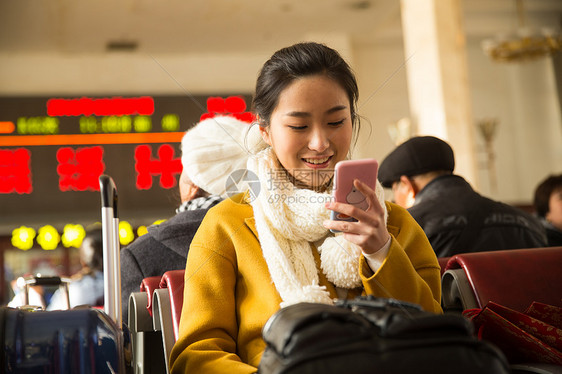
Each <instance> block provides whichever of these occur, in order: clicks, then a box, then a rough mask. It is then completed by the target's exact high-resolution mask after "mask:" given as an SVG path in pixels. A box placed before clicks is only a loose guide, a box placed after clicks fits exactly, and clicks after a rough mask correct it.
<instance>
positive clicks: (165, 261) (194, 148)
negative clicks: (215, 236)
mask: <svg viewBox="0 0 562 374" xmlns="http://www.w3.org/2000/svg"><path fill="white" fill-rule="evenodd" d="M247 131H248V123H246V122H242V121H239V120H237V119H235V118H233V117H214V118H210V119H207V120H204V121H202V122H199V123H198V124H197V125H195V126H194V127H193V128H192V129H190V130H188V131H187V132H186V134H185V135H184V137H183V139H182V160H181V161H182V166H183V170H182V174H181V176H180V181H179V189H180V195H181V200H182V205H181V206H180V207H179V208H178V209H177V210H176V213H177V214H176V215H175V216H174V217H172V218H170V219H169V220H167V221H165V222H164V223H161V224H159V225H153V226H150V227H148V233H147V234H145V235H143V236H141V237H139V238H137V239H136V240H135V241H134V242H132V243H131V244H130V245H129V246H127V247H125V248H123V249H122V250H121V254H120V261H121V300H122V311H123V320H124V321H127V319H128V304H129V296H130V294H131V293H132V292H139V288H140V284H141V282H142V280H143V279H144V278H147V277H152V276H161V275H163V274H164V273H165V272H166V271H169V270H181V269H185V263H186V260H187V253H188V250H189V245H190V244H191V240H192V239H193V236H194V235H195V232H196V231H197V229H198V228H199V225H200V224H201V221H202V220H203V218H204V217H205V213H207V211H208V210H209V208H211V207H212V206H214V205H216V204H218V203H219V202H220V201H221V200H222V197H221V196H225V195H227V191H226V187H227V185H226V182H227V177H228V176H229V175H230V174H231V173H232V172H233V171H236V170H239V169H243V168H245V167H246V162H247V159H248V154H249V153H248V150H247V149H246V147H245V144H246V143H245V142H246V141H247V140H248V139H247V136H246V134H247ZM258 136H259V135H258ZM250 140H251V139H250Z"/></svg>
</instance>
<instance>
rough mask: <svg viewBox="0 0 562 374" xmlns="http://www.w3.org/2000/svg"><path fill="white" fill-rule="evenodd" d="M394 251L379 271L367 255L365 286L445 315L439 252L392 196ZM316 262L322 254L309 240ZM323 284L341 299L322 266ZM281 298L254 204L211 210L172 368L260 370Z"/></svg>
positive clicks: (193, 263)
mask: <svg viewBox="0 0 562 374" xmlns="http://www.w3.org/2000/svg"><path fill="white" fill-rule="evenodd" d="M386 207H387V210H388V220H387V228H388V231H389V233H390V235H391V240H392V241H391V244H390V248H389V251H388V255H387V257H386V259H385V260H384V262H383V263H382V265H381V267H380V268H379V269H378V271H377V272H376V273H375V274H373V272H372V270H371V269H370V268H369V266H368V265H367V262H366V260H365V259H364V258H363V256H361V263H360V269H359V271H360V273H361V280H362V282H363V290H361V289H357V290H354V291H355V292H349V293H348V298H353V297H355V296H358V295H359V294H361V293H362V294H364V295H365V294H368V295H375V296H381V297H392V298H396V299H400V300H404V301H408V302H412V303H416V304H420V305H421V306H422V307H423V308H424V309H425V310H428V311H432V312H436V313H441V312H442V310H441V305H440V300H441V283H440V282H441V280H440V270H439V264H438V262H437V258H436V256H435V252H434V251H433V249H432V248H431V245H430V244H429V241H428V240H427V238H426V236H425V234H424V232H423V231H422V229H421V228H420V226H419V225H418V224H417V223H416V222H415V221H414V219H413V218H412V217H411V216H410V214H409V213H408V212H407V211H406V210H405V209H403V208H401V207H399V206H398V205H395V204H392V203H389V202H387V203H386ZM311 248H312V250H313V252H314V255H315V258H316V263H317V266H318V265H319V261H320V260H319V255H318V252H317V250H316V248H315V247H313V246H312V245H311ZM319 278H320V285H322V286H326V287H327V289H328V290H329V292H330V295H331V297H332V298H336V297H337V296H336V290H335V288H334V286H333V285H332V284H331V283H330V282H328V281H327V280H326V278H325V277H324V275H323V274H322V272H321V271H320V270H319ZM280 303H281V297H280V296H279V293H278V292H277V289H276V288H275V285H274V284H273V282H272V280H271V277H270V275H269V271H268V268H267V264H266V261H265V259H264V258H263V255H262V250H261V247H260V243H259V241H258V234H257V230H256V226H255V221H254V216H253V210H252V207H251V205H249V204H248V203H245V202H243V200H242V199H241V195H237V196H235V197H234V198H231V199H226V200H224V201H223V202H221V203H220V204H218V205H216V206H215V207H213V208H211V209H210V210H209V212H208V213H207V215H206V216H205V218H204V220H203V222H202V224H201V226H200V228H199V230H198V231H197V233H196V235H195V237H194V238H193V241H192V242H191V247H190V250H189V253H188V257H187V266H186V271H185V290H184V301H183V309H182V314H181V320H180V326H179V339H178V341H177V342H176V344H175V345H174V348H173V350H172V354H171V371H172V373H197V374H203V373H213V374H214V373H228V374H233V373H254V372H256V370H257V369H256V368H257V367H258V365H259V362H260V359H261V356H262V353H263V351H264V349H265V343H264V341H263V339H262V335H261V334H262V328H263V326H264V325H265V323H266V321H267V320H268V318H269V317H271V316H272V315H273V314H274V313H275V312H276V311H277V310H279V304H280Z"/></svg>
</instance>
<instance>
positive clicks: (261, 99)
mask: <svg viewBox="0 0 562 374" xmlns="http://www.w3.org/2000/svg"><path fill="white" fill-rule="evenodd" d="M312 75H324V76H326V77H328V78H331V79H333V80H334V81H335V82H337V83H338V84H339V85H340V86H341V87H342V88H343V89H344V90H345V92H346V93H347V96H348V97H349V102H350V111H351V119H352V123H353V128H354V130H356V132H357V130H358V128H357V129H356V127H358V126H359V121H358V117H357V114H356V112H357V98H358V96H359V90H358V88H357V81H356V80H355V75H354V74H353V72H352V71H351V68H350V67H349V65H348V64H347V63H346V62H345V60H344V59H343V58H342V57H341V56H340V54H339V53H338V52H337V51H336V50H334V49H332V48H329V47H327V46H325V45H324V44H319V43H298V44H295V45H292V46H290V47H286V48H283V49H280V50H279V51H277V52H275V53H274V54H273V56H271V58H270V59H269V60H268V61H267V62H266V63H265V64H264V65H263V67H262V69H261V71H260V73H259V75H258V79H257V82H256V92H255V95H254V99H253V101H252V107H253V110H254V112H255V114H257V115H258V116H259V119H260V126H268V125H269V123H270V120H271V114H272V113H273V111H274V110H275V108H276V107H277V104H278V102H279V96H280V94H281V92H282V91H283V90H284V89H285V88H286V87H287V86H288V85H289V84H291V83H292V82H293V81H295V80H297V79H299V78H303V77H309V76H312Z"/></svg>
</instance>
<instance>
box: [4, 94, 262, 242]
mask: <svg viewBox="0 0 562 374" xmlns="http://www.w3.org/2000/svg"><path fill="white" fill-rule="evenodd" d="M249 101H250V97H249V96H248V95H220V94H218V95H210V96H197V97H194V98H188V97H185V96H177V97H176V96H145V95H139V96H107V97H83V96H77V97H0V211H1V212H2V214H0V234H5V233H7V232H9V231H11V230H13V228H14V227H19V226H21V225H27V226H29V225H41V224H45V223H53V222H55V223H79V222H80V223H82V222H84V223H86V224H88V223H89V222H95V221H96V220H99V193H98V192H97V191H99V183H98V177H99V176H100V175H101V174H102V173H103V174H108V175H110V176H111V177H112V178H113V179H114V180H115V183H116V185H117V189H118V193H119V208H120V216H121V218H122V219H127V220H129V221H130V222H132V223H138V224H143V225H145V224H149V223H151V222H148V221H150V220H151V219H154V218H168V217H170V216H172V215H173V214H174V209H175V208H176V206H177V205H178V204H179V193H178V191H177V187H178V186H177V180H178V177H179V174H180V173H181V170H182V166H181V160H180V157H181V151H180V142H181V138H182V137H183V134H184V132H185V131H186V130H187V129H189V128H190V127H191V126H192V125H193V124H195V123H197V122H199V121H200V120H201V119H204V118H208V117H212V116H214V115H217V114H229V115H232V116H235V117H237V118H239V119H242V120H245V121H248V122H251V121H252V120H253V117H252V115H251V114H250V113H249V112H248V110H247V104H248V103H249Z"/></svg>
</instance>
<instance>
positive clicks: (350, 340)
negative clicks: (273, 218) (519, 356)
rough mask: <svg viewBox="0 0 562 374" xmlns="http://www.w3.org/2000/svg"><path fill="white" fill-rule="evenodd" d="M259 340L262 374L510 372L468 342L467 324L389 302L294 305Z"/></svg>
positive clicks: (495, 355)
mask: <svg viewBox="0 0 562 374" xmlns="http://www.w3.org/2000/svg"><path fill="white" fill-rule="evenodd" d="M263 338H264V340H265V342H266V344H267V347H266V350H265V352H264V354H263V356H262V360H261V362H260V365H259V370H258V372H259V373H260V374H281V373H286V374H288V373H299V374H302V373H311V374H312V373H323V374H330V373H353V374H361V373H383V374H404V373H416V374H423V373H428V374H438V373H455V374H464V373H467V374H468V373H470V374H474V373H479V374H483V373H509V372H510V369H509V366H508V363H507V361H506V359H505V357H504V356H503V355H502V353H501V352H500V351H499V350H498V349H497V348H495V347H494V346H492V345H490V344H488V343H485V342H482V341H479V340H478V339H476V338H475V337H474V336H473V335H472V325H471V323H470V321H469V320H467V319H466V318H464V317H462V316H460V315H437V314H433V313H428V312H424V311H422V309H421V308H420V307H419V306H417V305H414V304H409V303H405V302H402V301H398V300H394V299H384V298H374V297H372V296H368V297H359V298H357V299H355V300H341V301H338V302H337V303H336V305H325V304H313V303H300V304H295V305H291V306H288V307H286V308H283V309H281V310H279V311H278V312H277V313H276V314H274V315H273V316H272V317H271V318H270V320H269V321H268V322H267V324H266V325H265V326H264V330H263Z"/></svg>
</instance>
